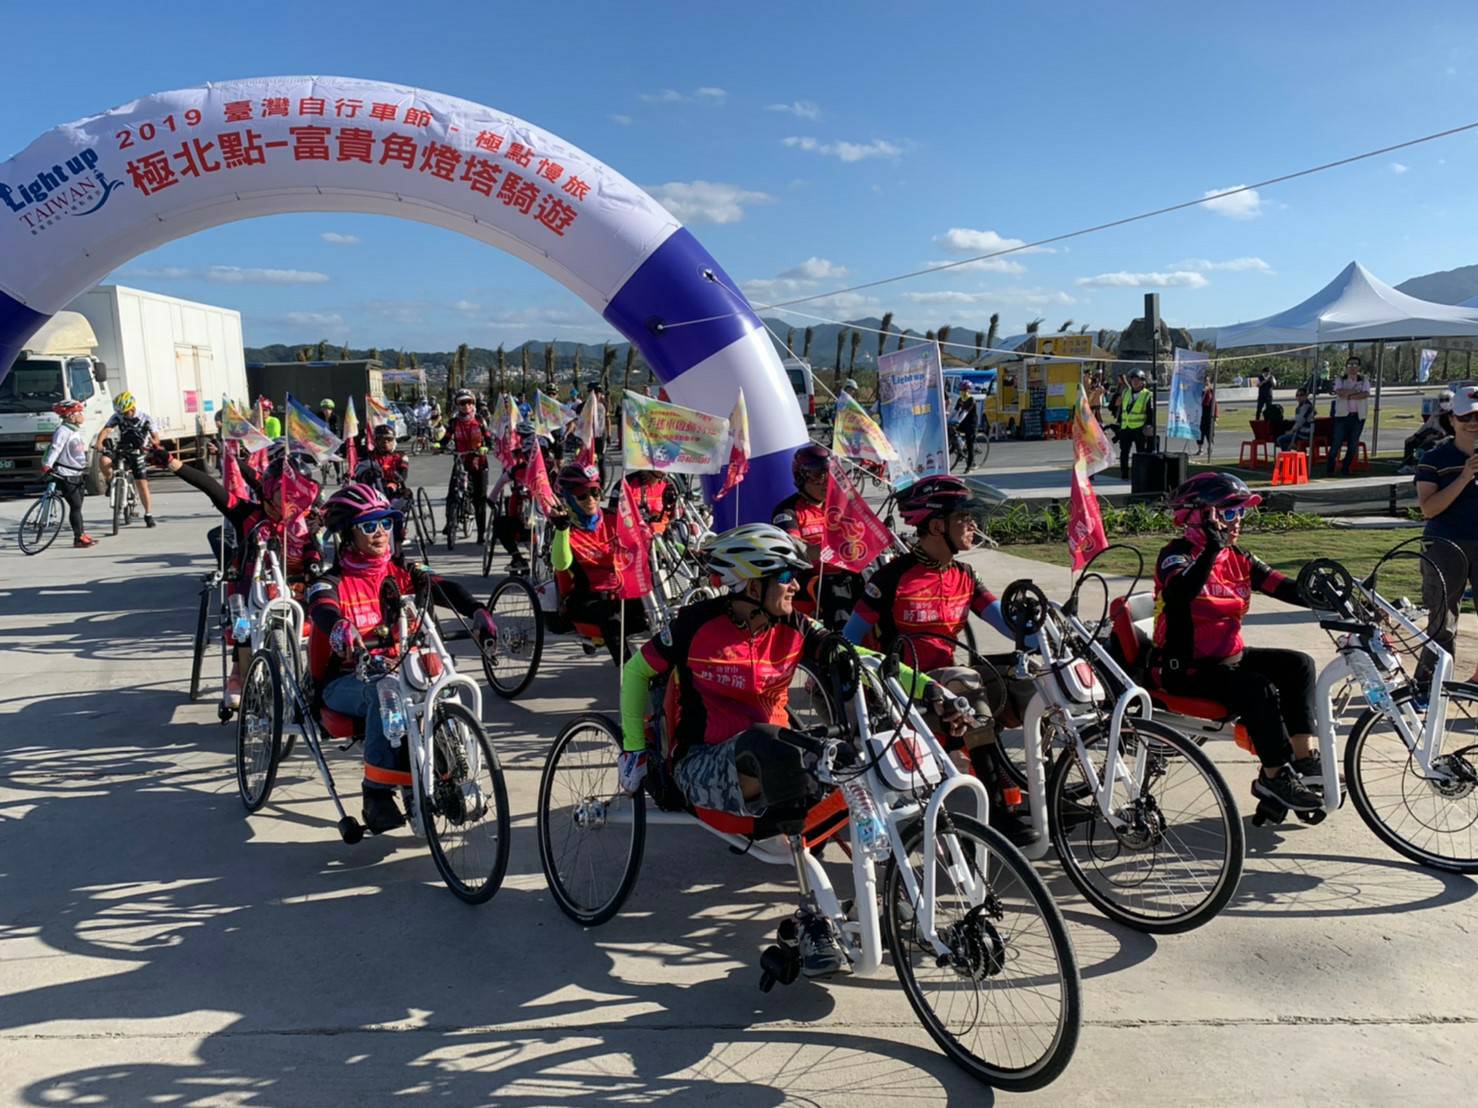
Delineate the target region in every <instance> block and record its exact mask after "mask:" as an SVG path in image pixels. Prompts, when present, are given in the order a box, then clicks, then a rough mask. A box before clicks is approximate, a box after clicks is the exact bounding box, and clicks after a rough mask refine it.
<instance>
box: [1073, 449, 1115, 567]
mask: <svg viewBox="0 0 1478 1108" xmlns="http://www.w3.org/2000/svg"><path fill="white" fill-rule="evenodd" d="M1072 482H1073V488H1072V499H1071V501H1070V502H1069V503H1068V519H1067V548H1068V550H1070V551H1072V555H1073V569H1082V568H1083V567H1084V566H1085V565H1087V564H1088V563H1089V562H1090V561H1092V560H1093V559H1094V558H1095V557H1096V556H1097V555H1098V553H1099V552H1100V551H1102V550H1105V549H1107V548H1108V538H1107V537H1106V536H1105V535H1104V533H1103V515H1102V513H1101V512H1099V510H1098V497H1097V496H1095V495H1094V494H1093V486H1092V485H1091V484H1090V483H1089V481H1088V471H1087V469H1086V468H1085V467H1084V465H1083V463H1082V462H1081V461H1078V462H1074V463H1073V477H1072Z"/></svg>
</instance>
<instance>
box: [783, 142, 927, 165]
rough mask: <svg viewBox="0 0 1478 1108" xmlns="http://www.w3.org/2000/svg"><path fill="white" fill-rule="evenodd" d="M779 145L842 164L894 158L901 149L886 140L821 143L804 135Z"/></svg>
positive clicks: (900, 152) (901, 151)
mask: <svg viewBox="0 0 1478 1108" xmlns="http://www.w3.org/2000/svg"><path fill="white" fill-rule="evenodd" d="M780 142H781V145H783V146H788V147H790V148H791V149H793V150H808V151H810V152H812V153H815V154H823V155H825V156H827V157H832V158H840V159H841V160H842V161H844V162H860V161H865V160H866V159H868V158H896V157H898V155H899V154H902V153H903V148H902V147H901V146H899V145H897V144H896V143H892V142H889V141H887V140H886V139H873V140H872V141H871V142H821V141H820V140H819V139H815V138H811V137H810V136H806V135H790V136H789V137H787V138H783V139H781V140H780Z"/></svg>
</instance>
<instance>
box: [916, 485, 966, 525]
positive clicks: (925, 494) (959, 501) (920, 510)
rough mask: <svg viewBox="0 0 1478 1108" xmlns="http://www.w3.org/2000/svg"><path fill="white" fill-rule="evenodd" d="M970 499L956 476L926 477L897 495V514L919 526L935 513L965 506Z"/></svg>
mask: <svg viewBox="0 0 1478 1108" xmlns="http://www.w3.org/2000/svg"><path fill="white" fill-rule="evenodd" d="M970 499H971V497H970V490H969V489H968V488H966V487H965V482H963V481H961V480H960V479H959V478H958V477H925V478H924V479H923V480H920V481H915V482H914V483H913V484H912V485H909V486H908V488H906V489H904V490H903V491H902V492H900V493H899V494H898V514H899V515H901V516H902V517H903V522H904V523H907V524H908V525H909V526H910V527H922V526H924V524H926V523H928V522H929V521H930V520H931V519H934V518H935V517H936V516H946V515H949V513H950V512H958V511H960V510H961V509H962V508H966V507H968V506H969V504H970Z"/></svg>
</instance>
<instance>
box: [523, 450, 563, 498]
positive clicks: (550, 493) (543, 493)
mask: <svg viewBox="0 0 1478 1108" xmlns="http://www.w3.org/2000/svg"><path fill="white" fill-rule="evenodd" d="M523 483H524V484H525V485H526V486H528V490H529V493H530V495H532V496H533V498H534V503H535V504H537V505H539V511H541V512H543V513H545V514H546V515H547V514H548V513H549V509H550V508H552V507H554V505H555V504H556V503H557V501H558V498H557V497H556V496H555V495H554V486H552V485H551V484H550V483H549V470H548V468H547V467H546V466H545V465H544V451H543V450H541V449H540V448H539V443H538V442H537V441H535V443H534V445H533V446H531V447H530V448H529V461H528V466H527V468H526V469H525V471H524V482H523Z"/></svg>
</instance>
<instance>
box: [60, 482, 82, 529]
mask: <svg viewBox="0 0 1478 1108" xmlns="http://www.w3.org/2000/svg"><path fill="white" fill-rule="evenodd" d="M56 491H57V492H58V493H60V494H61V498H62V499H63V500H65V501H66V502H67V512H68V514H69V515H70V516H71V521H72V538H74V539H80V538H81V537H82V534H83V531H84V530H85V528H84V527H83V525H82V478H80V477H79V478H77V479H76V480H75V481H74V480H70V479H68V478H65V477H58V478H57V481H56Z"/></svg>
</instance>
